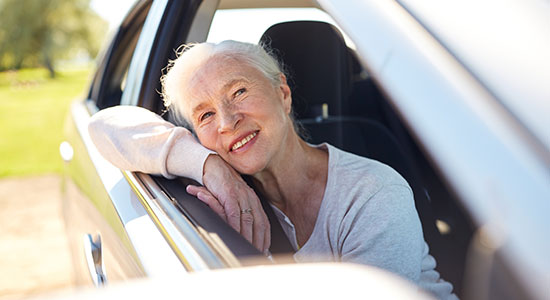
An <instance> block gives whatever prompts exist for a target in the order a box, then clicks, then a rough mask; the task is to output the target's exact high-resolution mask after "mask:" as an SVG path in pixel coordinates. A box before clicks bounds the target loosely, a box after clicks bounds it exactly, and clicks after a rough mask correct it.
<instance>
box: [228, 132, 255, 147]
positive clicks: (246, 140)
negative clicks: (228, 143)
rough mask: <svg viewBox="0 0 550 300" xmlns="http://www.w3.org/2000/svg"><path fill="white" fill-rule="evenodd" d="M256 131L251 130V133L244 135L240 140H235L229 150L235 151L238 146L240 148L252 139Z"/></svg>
mask: <svg viewBox="0 0 550 300" xmlns="http://www.w3.org/2000/svg"><path fill="white" fill-rule="evenodd" d="M257 134H258V133H257V132H256V131H255V132H252V133H251V134H249V135H248V136H246V137H244V138H243V139H242V140H240V141H238V142H236V143H235V144H234V145H233V147H231V151H235V150H237V149H239V148H241V147H242V146H244V145H246V144H247V143H248V142H250V140H251V139H253V138H254V137H255V136H256V135H257Z"/></svg>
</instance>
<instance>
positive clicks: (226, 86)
mask: <svg viewBox="0 0 550 300" xmlns="http://www.w3.org/2000/svg"><path fill="white" fill-rule="evenodd" d="M240 82H249V81H248V80H247V79H246V78H244V77H238V78H235V79H232V80H230V81H229V82H227V83H226V84H224V85H223V86H222V88H221V89H220V90H221V91H222V92H223V93H225V92H226V91H227V90H229V89H230V88H231V87H232V86H234V85H236V84H237V83H240ZM207 105H208V104H206V103H204V102H203V103H201V104H199V105H197V106H195V107H194V108H193V111H192V113H191V116H193V117H194V116H195V115H196V114H197V112H199V111H201V110H203V109H204V107H205V106H207Z"/></svg>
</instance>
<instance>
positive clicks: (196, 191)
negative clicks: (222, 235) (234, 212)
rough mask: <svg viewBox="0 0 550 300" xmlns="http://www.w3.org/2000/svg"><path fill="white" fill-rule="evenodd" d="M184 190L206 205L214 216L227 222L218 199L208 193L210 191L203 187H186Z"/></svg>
mask: <svg viewBox="0 0 550 300" xmlns="http://www.w3.org/2000/svg"><path fill="white" fill-rule="evenodd" d="M185 190H186V191H187V192H188V193H189V194H191V195H193V196H195V197H197V198H198V199H199V200H201V201H202V202H204V203H206V205H208V206H209V207H210V208H211V209H212V210H214V212H215V213H216V214H218V215H219V216H220V217H221V218H222V219H223V220H224V221H226V222H227V217H226V215H225V210H224V209H223V206H222V205H221V204H220V202H219V201H218V199H217V198H216V197H214V196H213V195H212V193H210V191H209V190H208V189H207V188H205V187H203V186H195V185H188V186H187V187H186V188H185Z"/></svg>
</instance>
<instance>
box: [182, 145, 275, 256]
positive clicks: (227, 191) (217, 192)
mask: <svg viewBox="0 0 550 300" xmlns="http://www.w3.org/2000/svg"><path fill="white" fill-rule="evenodd" d="M202 181H203V183H204V185H205V187H198V186H192V185H189V186H187V192H188V193H190V194H192V195H194V196H196V197H197V198H199V199H200V200H201V201H203V202H205V203H206V204H208V206H210V208H212V210H214V211H215V212H216V213H217V214H218V215H219V216H220V217H221V218H222V219H224V220H225V221H226V222H227V223H228V224H229V225H230V226H231V227H233V229H235V230H236V231H237V232H240V233H241V235H243V236H244V237H245V238H246V239H247V240H248V241H249V242H250V243H252V245H254V247H256V248H257V249H258V250H260V251H262V252H263V253H265V252H266V251H267V250H268V249H269V246H270V244H271V229H270V225H269V221H268V219H267V216H266V214H265V212H264V210H263V209H262V205H261V203H260V199H258V196H257V195H256V193H255V192H254V190H252V188H250V187H249V186H248V185H247V184H246V182H244V180H243V179H242V178H241V176H240V175H239V174H238V173H237V172H236V171H235V170H234V169H233V168H232V167H231V166H230V165H229V164H227V163H226V162H225V161H224V160H223V159H222V158H221V157H219V156H217V155H210V156H208V158H207V159H206V162H205V164H204V175H203V180H202Z"/></svg>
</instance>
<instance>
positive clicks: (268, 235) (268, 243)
mask: <svg viewBox="0 0 550 300" xmlns="http://www.w3.org/2000/svg"><path fill="white" fill-rule="evenodd" d="M264 215H265V213H264ZM265 219H266V223H267V226H266V227H265V229H264V245H263V247H264V248H263V251H262V252H264V253H266V252H267V251H268V250H269V247H270V246H271V224H269V219H267V216H265Z"/></svg>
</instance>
